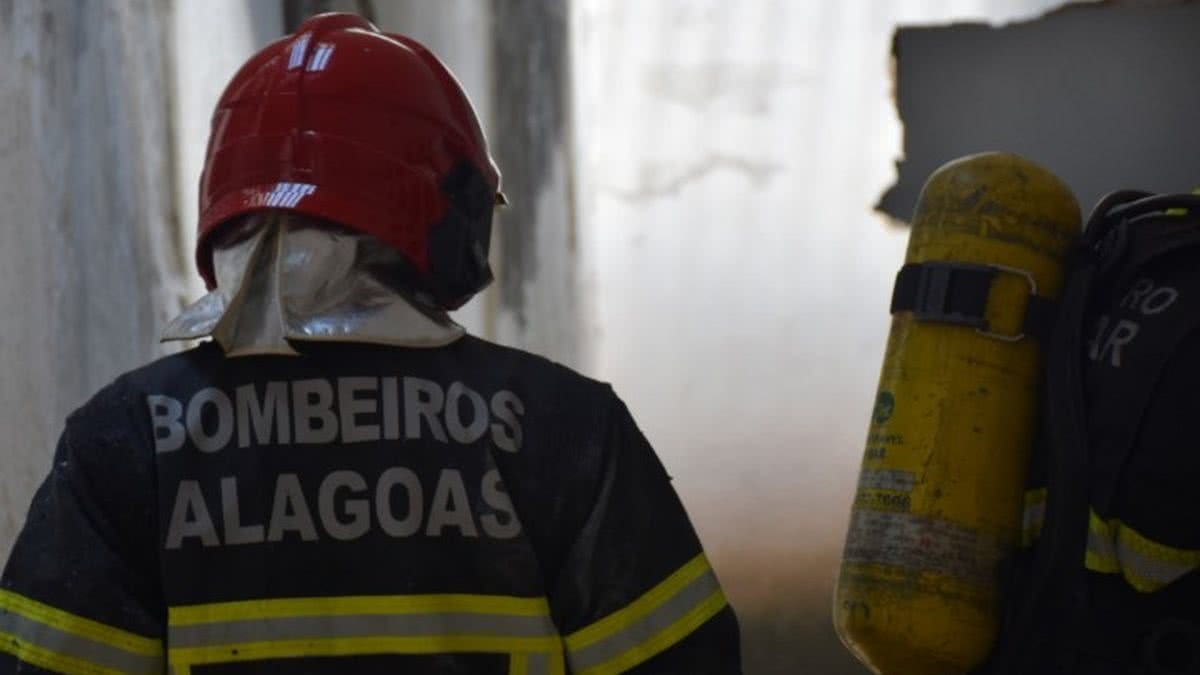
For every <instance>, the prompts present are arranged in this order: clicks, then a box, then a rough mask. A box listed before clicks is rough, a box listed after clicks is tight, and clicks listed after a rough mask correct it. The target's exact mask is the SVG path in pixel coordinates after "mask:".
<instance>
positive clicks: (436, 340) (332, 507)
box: [0, 14, 741, 675]
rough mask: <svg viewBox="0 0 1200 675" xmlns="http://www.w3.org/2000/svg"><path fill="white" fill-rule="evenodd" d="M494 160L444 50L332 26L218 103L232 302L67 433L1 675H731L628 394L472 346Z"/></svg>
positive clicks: (259, 59) (13, 579) (719, 607)
mask: <svg viewBox="0 0 1200 675" xmlns="http://www.w3.org/2000/svg"><path fill="white" fill-rule="evenodd" d="M499 182H500V176H499V173H498V172H497V170H496V167H495V166H494V164H493V163H492V160H491V158H490V156H489V154H488V151H487V148H486V144H485V140H484V138H483V134H482V133H481V131H480V128H479V124H478V121H477V119H476V117H475V114H474V111H473V110H472V108H471V106H470V103H469V102H468V100H467V98H466V96H465V95H464V94H463V92H462V91H461V89H460V88H459V86H458V83H457V82H456V81H455V79H454V78H453V76H452V75H451V74H450V73H449V71H447V70H446V68H445V67H444V66H443V65H442V64H441V63H440V62H439V61H438V60H437V59H436V57H434V56H433V55H432V54H431V53H430V52H429V51H427V50H426V49H425V48H424V47H422V46H421V45H419V44H418V43H416V42H414V41H413V40H410V39H408V38H406V37H403V36H399V35H391V34H385V33H381V32H380V31H379V30H378V29H377V28H375V27H374V26H373V25H371V24H370V23H369V22H367V21H365V20H364V19H362V18H359V17H357V16H353V15H345V14H327V15H321V16H317V17H314V18H312V19H310V20H308V21H307V22H306V23H304V24H303V25H301V26H300V28H299V29H298V30H297V32H296V33H295V34H294V35H291V36H287V37H285V38H283V39H281V40H279V41H277V42H275V43H273V44H271V45H270V46H268V47H266V48H265V49H263V50H262V51H261V52H259V53H258V54H256V55H255V56H254V57H252V58H251V59H250V60H249V61H248V62H247V63H246V65H245V66H243V68H242V69H241V70H240V71H239V72H238V73H237V75H235V76H234V78H233V80H232V82H231V83H230V84H229V86H228V88H227V89H226V90H225V93H224V94H223V96H222V98H221V100H220V102H219V103H218V105H217V109H216V113H215V115H214V118H213V126H212V137H211V139H210V142H209V146H208V153H207V159H206V165H205V169H204V174H203V177H202V181H201V191H200V192H201V196H200V225H199V237H198V245H197V255H196V261H197V265H198V267H199V271H200V274H201V276H202V277H203V278H204V280H205V282H206V283H207V286H208V288H209V291H210V292H209V293H208V295H206V296H205V297H204V298H202V299H201V300H200V301H199V302H197V303H196V304H194V305H192V306H191V307H189V308H188V309H186V310H185V311H184V312H183V313H182V314H181V315H180V316H179V317H178V318H177V319H176V320H175V321H174V322H172V324H171V325H170V326H169V327H168V329H167V332H166V335H165V337H166V338H168V339H194V338H200V337H209V338H211V339H210V340H208V341H205V342H203V343H202V344H201V345H200V346H198V347H195V348H193V349H191V350H189V351H185V352H182V353H180V354H176V355H174V356H170V357H166V358H164V359H161V360H159V361H156V362H154V363H152V364H150V365H148V366H145V367H143V368H140V369H137V370H135V371H132V372H129V373H127V374H125V375H122V376H121V377H119V378H117V379H116V381H114V382H113V383H112V384H110V385H109V386H107V387H106V388H104V389H103V390H102V391H100V392H99V393H98V394H96V395H95V396H94V397H93V398H92V399H91V400H90V401H89V402H87V403H86V404H85V405H83V407H81V408H80V409H79V410H77V411H75V412H74V413H73V414H72V415H71V416H70V417H69V418H68V419H67V422H66V426H65V430H64V431H63V434H62V436H61V439H60V441H59V445H58V449H57V452H56V455H55V459H54V464H53V467H52V469H51V471H50V474H49V477H48V478H47V479H46V481H45V482H44V483H43V485H42V486H41V488H40V489H39V491H38V492H37V494H36V496H35V497H34V500H33V503H32V506H31V507H30V511H29V515H28V520H27V522H26V524H25V527H24V529H23V530H22V532H21V534H20V536H19V538H18V539H17V542H16V544H15V547H14V549H13V552H12V555H11V557H10V559H9V561H8V564H7V566H6V567H5V569H4V573H3V577H2V581H0V673H16V672H22V673H24V672H30V673H37V672H57V673H69V674H83V673H89V674H90V673H135V674H142V673H145V674H149V673H164V672H168V669H169V672H172V673H174V674H175V675H187V674H193V675H203V674H207V673H224V674H238V673H282V674H287V673H384V672H388V673H394V672H404V673H412V674H420V673H439V674H440V673H456V674H460V673H461V674H465V673H470V674H480V675H488V674H496V675H501V674H507V675H553V674H566V673H574V674H575V675H600V674H602V673H604V674H607V673H645V674H656V675H658V674H663V675H665V674H668V673H671V674H683V673H686V674H688V675H705V674H714V675H717V674H719V675H731V674H734V675H736V674H737V673H740V672H741V668H740V665H739V662H740V656H739V645H738V627H737V621H736V619H735V616H734V613H733V611H732V609H731V608H730V607H729V605H728V604H727V602H726V600H725V598H724V596H723V595H722V591H721V588H720V586H719V584H718V582H717V578H716V576H715V575H714V572H713V570H712V568H711V567H710V565H709V562H708V560H707V559H706V558H705V555H704V552H703V550H702V549H701V545H700V542H699V541H698V539H697V537H696V534H695V532H694V531H693V529H692V527H691V525H690V524H689V522H688V518H687V515H686V514H685V512H684V509H683V507H682V506H681V504H680V502H679V500H678V498H677V497H676V495H675V493H674V491H673V490H672V488H671V486H670V482H669V481H670V478H669V476H668V475H667V473H666V472H665V470H664V468H663V466H662V465H661V463H660V462H659V460H658V458H657V457H656V456H655V453H654V451H653V450H652V449H651V447H650V445H649V444H648V443H647V441H646V439H645V438H644V436H643V435H642V434H641V432H640V431H639V430H638V428H637V426H636V425H635V424H634V421H633V419H632V417H631V416H630V413H629V411H628V410H627V409H626V407H625V405H624V404H623V403H622V402H621V401H620V400H619V399H618V398H617V396H616V395H615V394H614V393H613V391H612V389H611V388H610V387H609V386H608V385H605V384H602V383H599V382H595V381H592V380H590V379H587V378H585V377H582V376H580V375H578V374H576V373H574V372H572V371H570V370H568V369H567V368H564V367H562V366H559V365H557V364H554V363H552V362H550V361H547V360H545V359H542V358H539V357H537V356H533V355H530V354H527V353H524V352H521V351H518V350H514V349H508V348H504V347H500V346H497V345H493V344H490V343H488V342H485V341H483V340H480V339H478V338H475V337H473V336H470V335H467V334H464V331H463V329H462V328H461V327H459V326H458V325H456V324H455V323H454V322H453V321H452V320H451V319H450V318H449V317H448V315H447V313H446V312H447V311H448V310H451V309H454V308H457V307H459V306H461V305H462V304H463V303H464V302H465V301H466V300H467V299H468V298H470V297H471V296H472V295H473V294H474V293H476V292H478V291H479V290H481V289H482V288H484V287H485V286H486V285H487V284H488V283H489V282H490V281H491V278H492V276H491V271H490V269H489V267H488V263H487V247H488V241H489V236H490V230H491V218H492V211H493V207H494V205H495V204H497V203H501V202H503V197H502V194H501V193H500V191H499Z"/></svg>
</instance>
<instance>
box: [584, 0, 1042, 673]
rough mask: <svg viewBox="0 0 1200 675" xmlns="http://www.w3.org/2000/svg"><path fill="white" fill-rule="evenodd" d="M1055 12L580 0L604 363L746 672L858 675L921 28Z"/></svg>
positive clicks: (595, 303)
mask: <svg viewBox="0 0 1200 675" xmlns="http://www.w3.org/2000/svg"><path fill="white" fill-rule="evenodd" d="M1054 4H1056V3H1054V2H1051V1H1050V0H976V1H973V2H972V1H966V0H944V1H940V2H933V1H929V0H906V1H899V2H886V3H884V2H875V1H873V0H807V1H804V2H795V1H793V0H749V1H745V2H736V3H731V2H723V1H721V0H660V1H656V2H636V1H633V0H625V1H615V0H576V3H575V15H574V21H573V30H574V59H575V64H576V71H575V82H576V104H575V111H576V119H577V129H578V135H577V138H576V142H577V147H578V155H579V158H580V166H579V169H578V171H579V182H578V186H579V187H578V190H579V195H580V200H581V213H582V214H583V215H582V233H583V234H582V242H583V243H582V246H583V251H584V254H585V263H586V267H585V270H586V284H585V286H584V296H585V297H587V298H588V301H589V303H591V304H592V310H593V311H592V313H591V315H590V323H589V324H588V325H587V332H588V335H589V337H590V342H591V344H590V347H589V348H590V350H591V352H592V353H593V354H594V362H593V367H592V370H593V371H594V372H596V373H597V374H598V375H599V376H600V377H602V378H605V379H608V380H611V381H612V382H613V383H614V385H615V387H616V389H617V392H618V393H619V394H621V395H622V396H623V397H624V398H625V399H626V400H627V401H628V403H629V405H630V408H631V410H632V411H633V413H634V416H635V417H636V418H637V419H638V420H639V422H640V424H641V425H642V427H643V428H644V430H645V431H646V433H647V435H648V437H649V438H650V440H651V441H652V442H653V443H654V445H655V446H656V448H657V449H658V451H659V453H660V455H661V456H662V457H663V460H664V462H665V463H666V465H667V468H668V470H669V471H670V472H671V473H672V474H673V475H674V477H675V485H676V487H677V489H678V490H679V492H680V493H681V494H682V496H683V499H684V501H685V503H686V504H687V505H688V507H689V510H690V511H691V513H692V515H693V519H694V520H695V522H696V525H697V527H698V529H699V530H700V532H701V535H702V537H703V539H704V541H705V543H706V545H707V547H708V548H709V549H710V553H711V554H712V557H713V559H714V563H715V565H716V569H717V571H718V573H719V574H720V575H721V577H722V580H723V582H724V583H725V585H726V587H727V590H728V591H729V594H730V596H731V599H732V601H733V602H734V604H735V606H736V607H737V608H738V609H739V610H740V613H741V616H742V619H743V629H744V633H745V648H746V672H747V673H753V674H755V675H763V674H767V673H772V674H773V673H780V674H783V673H788V674H792V673H798V672H813V673H817V672H820V673H833V672H859V671H858V668H857V667H856V666H854V665H853V664H852V663H851V662H850V659H849V657H848V656H846V655H845V654H844V652H842V650H841V647H840V646H839V645H838V644H837V640H836V638H834V636H833V632H832V628H831V627H830V618H829V608H830V606H831V600H830V595H831V589H832V583H833V579H834V574H835V572H836V568H837V559H838V556H839V555H840V552H841V545H842V540H843V536H844V528H845V524H846V522H847V519H848V516H849V508H850V499H851V494H852V489H853V485H854V482H855V479H856V476H857V465H858V462H859V458H860V456H861V452H862V448H863V442H864V440H865V434H866V422H867V418H868V415H869V411H870V403H871V400H872V398H873V395H874V389H875V386H876V382H877V377H878V372H879V366H880V363H881V361H882V354H883V343H884V339H885V337H886V332H887V329H888V325H889V317H888V310H887V308H888V302H889V299H890V294H891V284H892V280H893V278H894V275H895V272H896V270H897V269H898V268H899V266H900V264H901V261H902V258H903V255H904V247H905V244H906V236H907V231H906V230H903V229H900V228H897V227H895V226H891V225H889V224H888V223H886V222H884V221H883V220H882V219H881V218H880V217H878V216H876V215H874V214H873V213H872V210H871V207H872V205H873V204H874V203H875V202H876V200H877V199H878V197H879V196H880V194H881V193H882V192H883V190H884V188H885V187H886V186H887V185H888V184H889V182H890V181H891V180H893V178H894V171H893V165H892V162H893V160H894V159H895V158H896V157H897V155H898V153H899V151H900V147H901V142H900V141H901V133H902V129H901V126H900V123H899V121H898V120H897V119H896V116H895V109H894V106H893V102H892V100H891V98H890V89H891V83H890V67H889V59H890V48H891V32H892V30H893V29H894V28H895V26H896V25H898V24H913V23H943V22H948V21H952V20H963V19H985V20H986V19H990V20H993V21H1003V20H1011V19H1015V18H1019V17H1029V16H1033V15H1036V14H1037V13H1039V12H1040V11H1042V10H1044V9H1046V8H1048V7H1049V6H1051V5H1054Z"/></svg>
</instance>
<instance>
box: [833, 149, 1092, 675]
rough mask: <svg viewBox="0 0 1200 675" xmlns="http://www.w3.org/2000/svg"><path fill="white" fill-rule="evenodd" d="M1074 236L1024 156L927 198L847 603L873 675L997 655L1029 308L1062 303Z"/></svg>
mask: <svg viewBox="0 0 1200 675" xmlns="http://www.w3.org/2000/svg"><path fill="white" fill-rule="evenodd" d="M1079 230H1080V219H1079V206H1078V204H1077V203H1076V201H1075V198H1074V197H1073V196H1072V194H1071V192H1070V190H1068V189H1067V187H1066V186H1065V185H1063V183H1062V182H1061V181H1060V180H1059V179H1058V178H1056V177H1055V176H1054V175H1053V174H1051V173H1050V172H1049V171H1047V170H1045V169H1043V168H1041V167H1040V166H1038V165H1036V164H1034V163H1032V162H1030V161H1028V160H1026V159H1023V158H1021V157H1018V156H1015V155H1011V154H1003V153H984V154H979V155H972V156H969V157H964V158H962V159H958V160H955V161H953V162H950V163H949V164H946V165H945V166H943V167H941V168H940V169H938V170H937V171H935V172H934V173H933V175H932V176H930V177H929V180H928V181H926V183H925V186H924V188H922V190H921V195H920V197H919V198H918V200H917V206H916V209H915V211H914V215H913V221H912V231H911V233H910V235H909V242H908V253H907V256H906V258H905V267H904V269H903V270H902V271H901V274H900V275H898V276H897V285H896V293H895V295H894V297H893V305H892V310H893V319H892V326H891V333H890V334H889V336H888V342H887V347H886V351H885V354H884V361H883V369H882V373H881V375H880V378H879V390H878V393H877V395H876V399H875V409H874V411H873V412H872V415H871V423H870V431H869V433H868V435H867V443H866V451H865V453H864V455H863V462H862V472H861V473H860V475H859V482H858V491H857V494H856V495H855V500H854V505H853V508H852V511H851V517H850V528H849V532H848V533H847V536H846V546H845V550H844V552H843V555H842V563H841V569H840V572H839V575H838V582H837V590H836V593H835V598H834V623H835V624H836V627H837V631H838V634H839V635H840V636H841V639H842V641H843V642H844V643H845V645H846V647H847V648H849V649H850V651H851V652H853V653H854V654H855V656H857V657H858V658H859V660H861V661H862V662H863V663H864V664H866V665H867V666H868V667H870V668H871V669H872V670H874V671H875V672H876V673H880V674H881V675H963V674H964V673H966V672H967V671H969V670H971V669H972V668H973V667H975V666H977V665H979V664H980V663H982V662H983V661H984V660H985V659H986V657H987V655H988V653H989V651H990V650H991V647H992V645H993V643H994V641H995V637H996V632H997V628H998V624H999V618H1000V606H999V602H1000V597H999V588H998V571H999V570H1000V569H1001V568H1002V566H1003V563H1004V561H1005V560H1006V559H1007V558H1008V557H1009V556H1011V554H1012V553H1013V552H1014V551H1015V550H1016V548H1017V547H1018V546H1019V544H1020V538H1021V518H1022V509H1023V503H1022V502H1023V492H1024V484H1025V474H1026V469H1027V465H1028V461H1029V454H1030V449H1031V446H1032V443H1033V435H1034V426H1035V414H1036V406H1037V401H1036V393H1037V385H1038V383H1037V379H1038V373H1039V369H1040V363H1039V352H1040V351H1041V345H1040V344H1039V340H1038V339H1037V338H1035V337H1033V336H1030V335H1023V333H1024V332H1025V331H1026V330H1027V329H1028V328H1029V324H1027V316H1026V315H1027V308H1030V307H1031V306H1033V309H1030V310H1029V313H1030V315H1031V316H1033V315H1037V314H1038V312H1036V311H1034V310H1038V309H1041V310H1043V312H1042V314H1045V313H1046V312H1045V311H1044V310H1046V309H1047V308H1048V305H1049V303H1048V302H1047V301H1049V300H1052V299H1053V298H1055V297H1057V295H1058V292H1059V289H1060V287H1061V285H1062V281H1063V278H1062V277H1063V265H1064V258H1065V254H1066V251H1067V248H1068V246H1069V245H1070V243H1071V242H1072V240H1073V239H1074V238H1075V237H1076V236H1077V235H1078V234H1079ZM973 298H974V300H973ZM972 304H975V305H977V306H978V307H977V308H978V310H979V311H978V312H977V313H975V315H974V316H972V313H973V312H972V311H971V310H970V309H964V308H968V307H969V306H971V305H972Z"/></svg>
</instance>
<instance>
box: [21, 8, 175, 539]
mask: <svg viewBox="0 0 1200 675" xmlns="http://www.w3.org/2000/svg"><path fill="white" fill-rule="evenodd" d="M167 18H168V7H167V5H165V4H163V3H160V2H154V1H152V0H122V1H120V2H117V1H113V2H86V3H85V2H71V1H68V0H46V1H45V2H21V1H14V0H5V1H2V2H0V64H3V66H0V204H3V209H0V429H3V430H4V438H5V444H4V447H3V448H2V449H0V476H2V479H0V558H7V554H8V550H9V548H10V546H11V543H12V539H13V537H14V536H15V535H16V532H17V530H18V528H19V526H20V524H21V523H22V522H23V520H24V516H25V512H26V509H27V508H28V504H29V500H30V498H31V496H32V493H33V490H34V488H35V487H36V485H37V484H38V483H39V482H40V481H41V479H42V477H43V476H44V475H45V473H46V471H47V470H48V469H49V465H50V458H51V454H52V452H53V450H54V444H55V440H56V437H57V435H58V433H59V430H60V429H61V425H62V420H63V418H64V416H65V415H66V414H67V413H68V412H69V411H70V410H71V409H72V408H74V407H75V406H77V405H79V404H80V403H82V402H83V401H84V400H86V398H87V397H88V396H90V395H91V393H92V392H94V391H96V390H97V389H98V388H100V387H101V386H103V385H104V384H106V383H107V382H108V381H110V380H111V379H112V378H113V377H114V376H115V375H117V374H118V373H120V372H121V371H123V370H125V369H127V368H130V367H133V366H136V365H138V364H140V363H142V362H144V361H146V360H147V359H150V358H152V357H153V356H155V355H157V354H159V353H161V350H160V348H159V347H158V346H157V339H156V335H157V331H158V328H159V326H161V325H162V323H163V321H164V320H165V319H166V318H167V315H168V313H169V312H170V311H171V310H172V309H174V308H176V307H178V306H179V303H180V301H181V299H182V296H183V295H184V294H185V293H186V283H185V282H184V278H185V276H186V272H184V262H183V260H184V258H183V256H182V252H181V250H180V248H179V242H178V238H177V237H176V231H177V228H176V224H177V222H176V218H177V210H176V201H175V195H174V185H173V183H172V180H171V176H172V170H173V166H172V153H171V149H170V142H169V139H170V131H169V124H168V94H167V92H168V91H169V89H170V87H169V82H168V70H167V58H166V52H165V48H164V36H165V35H166V34H167Z"/></svg>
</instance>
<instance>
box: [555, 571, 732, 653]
mask: <svg viewBox="0 0 1200 675" xmlns="http://www.w3.org/2000/svg"><path fill="white" fill-rule="evenodd" d="M725 604H726V602H725V596H724V595H723V594H722V593H721V586H720V584H719V583H718V582H717V577H716V575H715V574H714V573H713V571H712V569H711V568H710V567H709V565H708V561H707V559H705V557H704V556H703V555H699V556H697V557H696V558H694V559H693V560H692V561H691V562H689V563H687V564H686V565H684V566H683V567H682V568H680V569H679V570H678V571H676V572H675V573H673V574H672V575H671V576H670V577H668V578H667V579H666V580H665V581H663V582H662V583H660V584H659V585H658V586H655V587H654V588H653V589H651V590H650V591H648V592H647V593H645V594H644V595H642V596H641V597H640V598H638V599H637V600H635V601H634V602H633V603H631V604H630V605H629V606H627V607H626V608H625V609H622V610H619V611H617V612H615V613H613V614H611V615H609V616H608V617H606V618H604V619H602V620H600V621H598V622H596V623H594V624H592V625H591V626H589V627H587V628H584V629H583V630H580V631H577V632H576V633H573V634H572V635H570V636H568V637H567V651H568V657H567V658H568V662H569V663H570V664H571V669H572V672H574V673H576V675H609V674H612V673H621V672H625V670H627V669H628V668H631V667H633V666H634V665H637V664H638V663H641V662H642V661H645V660H646V659H648V658H650V657H652V656H654V655H655V654H657V653H659V652H661V651H663V650H664V649H666V648H668V647H670V646H671V645H672V644H674V643H676V642H678V641H679V640H681V639H683V638H685V637H687V635H689V634H690V633H691V632H692V631H694V630H695V629H696V628H698V627H700V626H701V625H702V624H703V623H704V622H705V621H707V620H708V619H710V618H712V617H713V616H714V615H715V614H716V613H717V612H719V611H721V609H722V608H724V607H725Z"/></svg>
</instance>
